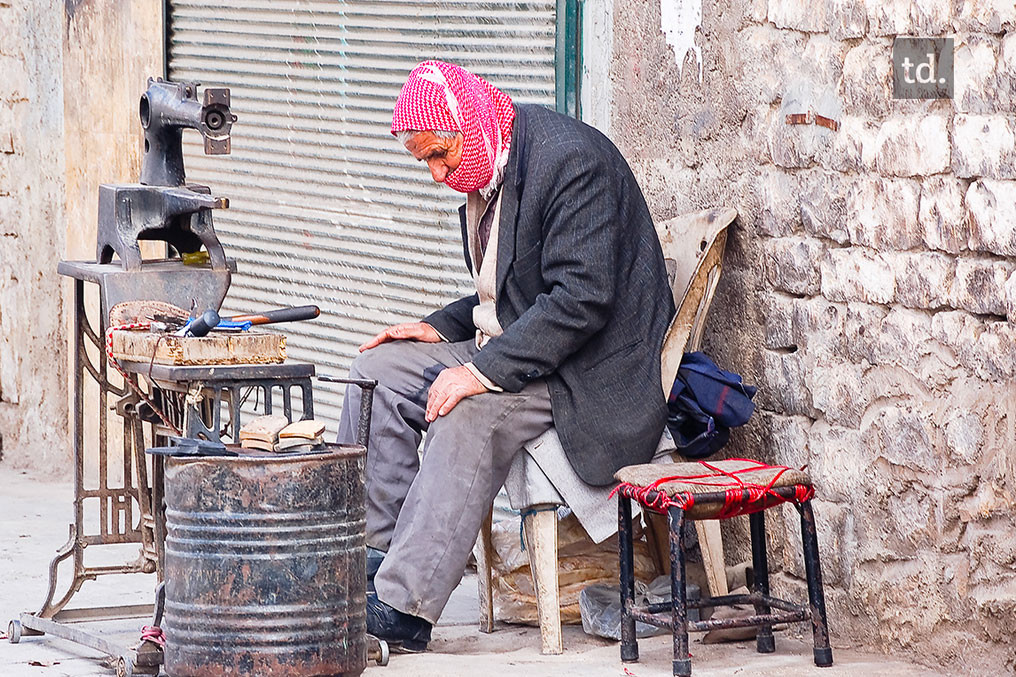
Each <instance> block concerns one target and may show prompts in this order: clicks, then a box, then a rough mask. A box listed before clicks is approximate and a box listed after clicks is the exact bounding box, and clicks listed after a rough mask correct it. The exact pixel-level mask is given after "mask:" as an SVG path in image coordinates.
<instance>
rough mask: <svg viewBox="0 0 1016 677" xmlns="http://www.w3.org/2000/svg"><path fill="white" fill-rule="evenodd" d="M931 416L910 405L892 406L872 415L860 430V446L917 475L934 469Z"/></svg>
mask: <svg viewBox="0 0 1016 677" xmlns="http://www.w3.org/2000/svg"><path fill="white" fill-rule="evenodd" d="M935 442H936V433H935V424H934V420H933V416H932V413H931V412H929V411H926V410H924V409H922V408H921V407H919V406H916V405H915V404H913V403H904V404H894V405H890V406H887V407H884V408H882V409H881V410H879V411H877V412H871V413H869V415H868V416H866V417H865V424H864V426H863V428H862V429H861V443H862V444H864V445H865V446H866V447H867V448H869V449H874V450H876V453H877V454H878V455H879V456H881V457H883V458H885V459H886V460H887V461H888V462H889V463H891V464H892V465H895V466H902V467H905V468H910V469H912V470H916V471H918V472H922V473H923V472H929V471H931V470H932V469H933V468H935V467H936V456H935Z"/></svg>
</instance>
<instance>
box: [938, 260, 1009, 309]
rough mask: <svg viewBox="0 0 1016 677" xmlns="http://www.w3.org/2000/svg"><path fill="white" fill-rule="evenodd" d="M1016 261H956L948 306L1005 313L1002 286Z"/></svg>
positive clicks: (1003, 289) (1004, 295)
mask: <svg viewBox="0 0 1016 677" xmlns="http://www.w3.org/2000/svg"><path fill="white" fill-rule="evenodd" d="M1014 270H1016V261H1006V260H1002V259H993V258H973V257H963V258H960V259H957V261H956V277H955V279H954V281H953V286H952V289H951V290H950V292H949V300H950V305H951V306H952V307H954V308H959V309H960V310H966V311H968V312H971V313H976V314H978V315H1000V316H1002V317H1005V314H1006V307H1005V303H1006V291H1005V286H1006V283H1007V282H1008V280H1009V276H1010V275H1012V273H1013V271H1014Z"/></svg>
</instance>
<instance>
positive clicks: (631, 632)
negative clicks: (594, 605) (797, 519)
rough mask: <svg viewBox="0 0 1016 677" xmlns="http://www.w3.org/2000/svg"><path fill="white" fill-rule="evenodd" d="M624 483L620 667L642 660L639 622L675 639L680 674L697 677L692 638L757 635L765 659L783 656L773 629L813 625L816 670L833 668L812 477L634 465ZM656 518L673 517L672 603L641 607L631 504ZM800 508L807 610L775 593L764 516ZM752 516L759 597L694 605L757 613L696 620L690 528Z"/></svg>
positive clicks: (741, 464) (766, 469) (744, 467)
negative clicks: (687, 566) (688, 583)
mask: <svg viewBox="0 0 1016 677" xmlns="http://www.w3.org/2000/svg"><path fill="white" fill-rule="evenodd" d="M614 478H615V479H617V480H618V482H620V483H621V484H620V485H619V486H618V487H617V489H616V490H615V491H616V492H617V494H618V497H617V509H618V550H619V555H620V558H621V604H622V616H621V660H622V661H623V662H625V663H633V662H635V661H638V658H639V649H638V642H637V641H636V639H635V621H637V620H638V621H642V622H643V623H649V624H650V625H655V626H657V627H661V628H670V629H671V630H672V631H673V633H674V675H676V676H680V677H687V676H688V675H691V657H690V655H689V653H688V632H689V631H693V632H705V631H708V630H713V629H720V628H742V627H754V628H758V631H757V634H756V645H757V648H758V652H759V653H772V652H773V651H775V650H776V641H775V639H774V638H773V630H772V626H773V625H774V624H777V623H793V622H797V621H804V620H808V619H809V618H810V619H811V626H812V630H813V632H814V641H815V646H814V656H815V665H817V666H819V667H828V666H830V665H832V664H833V654H832V649H831V648H830V647H829V630H828V625H827V623H826V610H825V596H824V595H823V592H822V572H821V568H820V566H819V556H818V538H817V535H816V531H815V516H814V514H813V512H812V509H811V499H812V497H813V496H814V495H815V490H814V488H813V487H812V485H811V478H809V477H808V475H807V474H806V473H804V472H802V471H800V470H794V469H793V468H787V467H785V466H768V465H765V464H764V463H759V462H758V461H750V460H747V459H730V460H725V461H714V462H704V461H703V462H698V463H672V464H647V465H632V466H628V467H626V468H622V469H621V470H619V471H618V472H617V474H615V475H614ZM632 499H634V500H636V501H638V502H639V503H640V504H641V505H643V506H644V507H645V508H647V509H649V510H653V511H655V512H661V513H666V514H667V516H668V518H669V523H670V570H671V582H670V586H671V594H672V601H671V602H664V603H661V604H650V605H648V606H635V578H634V573H633V546H632V523H631V500H632ZM787 502H790V503H793V504H794V507H796V508H797V511H798V512H799V513H800V514H801V535H802V541H803V543H804V569H805V575H806V577H807V579H808V601H809V603H808V604H807V605H803V604H794V603H793V602H788V601H786V600H783V599H779V598H776V597H772V596H770V594H769V564H768V562H767V560H766V536H765V517H764V513H763V511H764V510H765V509H766V508H771V507H773V506H775V505H779V504H781V503H787ZM737 515H749V519H750V520H751V554H752V566H753V569H754V574H755V583H754V586H753V590H752V591H751V593H750V594H747V595H724V596H722V597H712V598H709V597H706V598H703V599H701V600H699V601H697V602H693V603H691V606H692V607H693V608H702V607H715V606H732V605H735V604H751V605H752V606H754V607H755V614H754V615H751V616H746V617H744V618H736V619H724V620H707V621H689V620H688V606H689V604H688V602H687V599H686V595H685V570H684V543H683V540H682V538H681V535H682V533H683V531H684V530H683V527H684V521H685V520H686V519H690V520H706V519H727V518H728V517H734V516H737Z"/></svg>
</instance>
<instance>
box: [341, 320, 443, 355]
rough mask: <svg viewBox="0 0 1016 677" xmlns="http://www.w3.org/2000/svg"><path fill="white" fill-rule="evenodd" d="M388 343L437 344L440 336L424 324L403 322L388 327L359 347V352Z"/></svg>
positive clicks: (432, 328)
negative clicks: (413, 342)
mask: <svg viewBox="0 0 1016 677" xmlns="http://www.w3.org/2000/svg"><path fill="white" fill-rule="evenodd" d="M388 341H423V342H424V343H438V342H440V341H441V335H440V334H438V333H437V329H434V327H432V326H430V325H429V324H427V323H426V322H403V323H402V324H396V325H394V326H391V327H388V328H387V329H385V330H384V331H383V332H381V333H380V334H378V335H377V336H375V337H374V338H372V339H371V340H369V341H367V342H366V343H364V344H363V345H362V346H360V352H361V353H362V352H363V351H365V350H370V349H371V348H373V347H374V346H379V345H381V344H382V343H387V342H388Z"/></svg>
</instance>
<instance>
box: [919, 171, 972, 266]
mask: <svg viewBox="0 0 1016 677" xmlns="http://www.w3.org/2000/svg"><path fill="white" fill-rule="evenodd" d="M966 191H967V183H966V182H965V181H963V180H960V179H955V178H953V177H951V176H932V177H928V178H927V179H924V180H923V181H922V182H921V206H920V210H919V212H918V221H920V226H921V230H922V231H923V239H924V244H925V245H926V246H927V247H929V248H931V249H939V250H942V251H946V252H949V253H952V254H957V253H959V252H961V251H963V250H965V249H966V248H967V242H968V240H969V239H970V226H969V222H968V219H967V210H966V209H965V208H964V203H963V200H964V195H965V193H966Z"/></svg>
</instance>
